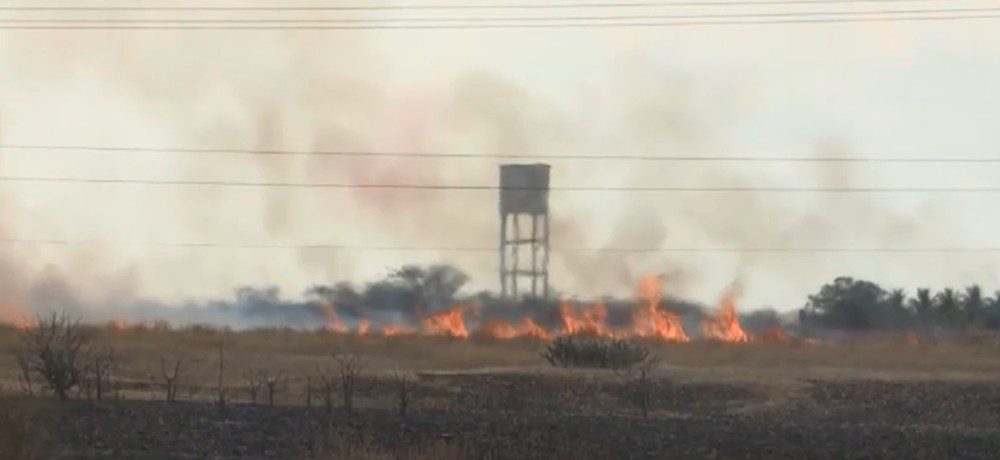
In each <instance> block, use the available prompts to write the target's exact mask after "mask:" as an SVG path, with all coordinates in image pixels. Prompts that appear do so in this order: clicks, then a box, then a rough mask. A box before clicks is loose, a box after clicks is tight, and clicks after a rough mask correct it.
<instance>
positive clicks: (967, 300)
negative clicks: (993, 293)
mask: <svg viewBox="0 0 1000 460" xmlns="http://www.w3.org/2000/svg"><path fill="white" fill-rule="evenodd" d="M985 308H986V301H985V300H984V299H983V290H982V288H980V287H979V285H978V284H973V285H972V286H969V287H967V288H965V297H964V299H963V302H962V309H963V313H964V318H963V319H964V321H965V323H966V324H967V325H971V324H976V323H978V321H979V319H980V317H981V316H982V314H983V310H984V309H985Z"/></svg>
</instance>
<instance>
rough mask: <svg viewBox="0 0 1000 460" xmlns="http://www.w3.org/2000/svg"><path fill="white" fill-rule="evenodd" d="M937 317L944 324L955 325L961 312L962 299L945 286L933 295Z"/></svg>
mask: <svg viewBox="0 0 1000 460" xmlns="http://www.w3.org/2000/svg"><path fill="white" fill-rule="evenodd" d="M934 300H935V303H936V306H937V317H938V319H939V321H941V322H942V323H944V324H949V325H955V324H957V323H958V321H959V318H960V316H961V313H962V299H961V298H960V297H959V294H958V292H956V291H955V290H954V289H952V288H945V289H944V290H943V291H941V292H939V293H938V294H937V295H936V296H934Z"/></svg>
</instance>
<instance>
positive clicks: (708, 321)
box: [701, 287, 748, 343]
mask: <svg viewBox="0 0 1000 460" xmlns="http://www.w3.org/2000/svg"><path fill="white" fill-rule="evenodd" d="M701 331H702V334H703V335H704V336H705V338H706V339H708V340H718V341H721V342H733V343H741V342H746V341H747V340H748V337H747V334H746V332H743V328H742V327H740V320H739V318H738V317H737V316H736V288H735V287H733V288H730V289H729V290H728V291H726V294H725V295H724V296H723V297H722V303H721V305H720V306H719V312H718V313H717V314H716V315H714V316H709V317H708V318H705V322H704V323H703V324H702V326H701Z"/></svg>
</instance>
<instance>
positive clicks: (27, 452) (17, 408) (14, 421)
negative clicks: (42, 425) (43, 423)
mask: <svg viewBox="0 0 1000 460" xmlns="http://www.w3.org/2000/svg"><path fill="white" fill-rule="evenodd" d="M33 414H34V411H33V410H31V408H30V407H29V404H28V401H24V400H20V399H17V398H12V397H10V396H6V395H0V458H2V459H5V460H34V459H38V458H41V456H40V455H39V449H40V447H41V433H40V432H39V430H38V427H37V425H38V423H36V421H35V420H34V419H33Z"/></svg>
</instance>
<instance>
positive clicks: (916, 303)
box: [909, 288, 934, 322]
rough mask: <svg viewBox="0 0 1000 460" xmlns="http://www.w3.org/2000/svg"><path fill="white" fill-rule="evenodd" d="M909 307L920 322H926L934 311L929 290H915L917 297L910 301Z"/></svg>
mask: <svg viewBox="0 0 1000 460" xmlns="http://www.w3.org/2000/svg"><path fill="white" fill-rule="evenodd" d="M909 307H910V309H911V310H913V313H914V314H915V315H916V316H917V320H918V321H920V322H926V321H927V319H928V318H929V317H930V315H931V312H932V311H934V299H933V298H932V297H931V290H930V289H928V288H920V289H917V297H915V298H913V299H910V302H909Z"/></svg>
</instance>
